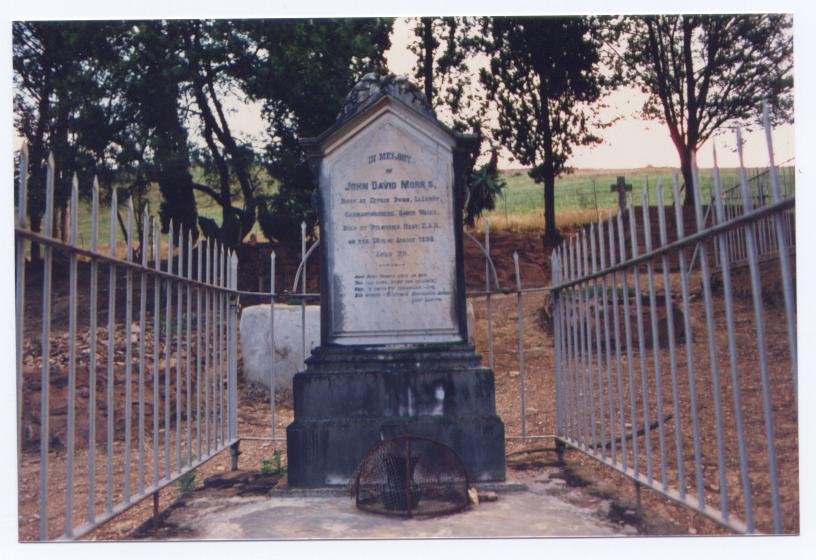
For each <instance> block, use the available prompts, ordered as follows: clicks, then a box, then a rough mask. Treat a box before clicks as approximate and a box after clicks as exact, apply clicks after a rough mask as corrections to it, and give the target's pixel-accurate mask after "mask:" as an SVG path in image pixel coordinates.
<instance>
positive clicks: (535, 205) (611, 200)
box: [477, 167, 793, 231]
mask: <svg viewBox="0 0 816 560" xmlns="http://www.w3.org/2000/svg"><path fill="white" fill-rule="evenodd" d="M790 169H791V168H783V169H782V171H781V175H782V176H783V178H787V179H789V180H792V177H793V176H792V174H791V173H789V171H790ZM674 172H675V169H673V168H668V167H644V168H639V169H581V170H577V171H576V172H574V173H572V174H570V175H564V176H562V177H559V178H558V179H556V181H555V214H556V225H557V226H558V227H559V228H561V227H570V226H575V225H581V224H584V223H588V222H591V221H595V220H597V219H598V217H599V216H600V217H602V216H604V215H605V214H606V212H607V211H609V210H614V209H616V208H617V206H618V195H617V193H616V192H612V191H611V189H610V187H611V186H612V185H613V184H614V183H616V180H617V177H619V176H623V177H625V180H626V183H627V184H629V185H632V191H631V194H632V196H633V197H634V200H635V203H636V205H640V200H641V197H642V196H643V194H642V193H643V191H644V189H648V194H649V201H650V204H652V205H655V204H656V203H657V194H656V186H657V182H658V179H660V180H661V181H662V183H663V202H664V204H673V203H674V196H673V195H672V174H673V173H674ZM761 172H762V170H749V172H748V176H749V177H753V176H754V175H755V174H757V173H761ZM502 176H503V177H504V180H505V181H506V182H507V188H506V189H505V190H504V193H503V196H502V197H500V198H499V200H498V201H497V203H496V208H495V210H493V211H492V212H490V213H488V214H487V215H486V216H485V217H486V218H488V219H489V220H490V223H491V227H492V228H494V229H496V228H498V229H504V230H511V231H532V230H541V229H543V226H544V185H543V184H536V183H534V182H533V180H532V179H530V177H529V176H528V175H527V170H526V169H508V170H505V171H502ZM712 177H713V176H712V172H711V170H710V169H702V170H701V171H700V179H701V183H702V185H701V187H702V191H703V198H704V199H708V198H709V196H710V192H711V189H712V181H713V178H712ZM679 181H680V183H681V184H682V176H681V177H680V178H679ZM720 181H721V184H722V188H723V189H728V188H730V187H733V186H736V185H738V184H739V175H738V170H737V169H735V168H732V169H721V170H720ZM681 196H682V195H681ZM479 225H480V224H477V226H479Z"/></svg>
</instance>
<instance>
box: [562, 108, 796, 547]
mask: <svg viewBox="0 0 816 560" xmlns="http://www.w3.org/2000/svg"><path fill="white" fill-rule="evenodd" d="M765 126H766V131H767V135H766V137H767V142H768V153H769V158H770V166H769V173H768V177H769V179H770V190H769V191H768V192H767V196H766V198H764V199H763V200H762V204H757V197H756V196H752V191H751V186H750V184H749V179H748V176H747V173H746V172H745V168H744V166H743V165H742V148H741V146H742V143H741V138H740V137H739V136H740V134H739V131H737V136H738V138H737V145H738V146H740V148H739V156H740V186H739V191H738V192H737V193H735V192H731V191H729V192H728V193H723V192H721V185H720V177H719V169H718V167H717V164H716V151H715V154H714V161H715V166H714V169H713V191H714V192H713V197H712V198H713V202H712V212H713V220H712V224H711V225H707V224H706V220H705V219H704V215H703V207H702V204H701V193H700V189H699V173H698V171H697V170H696V168H695V169H694V179H695V181H694V185H693V186H692V187H693V188H694V194H695V196H694V201H695V205H694V209H693V210H694V221H695V223H696V231H693V232H690V233H687V232H686V231H685V226H684V222H685V221H686V220H685V219H684V212H683V208H682V207H681V206H680V203H679V200H680V197H679V182H678V178H677V176H676V175H675V178H674V181H673V195H674V201H675V204H674V218H675V219H674V222H675V223H674V226H675V227H674V231H673V232H672V231H670V230H669V228H668V227H667V222H668V220H667V216H666V208H665V207H664V205H663V187H662V185H661V184H660V183H658V185H657V190H656V196H657V201H656V203H657V206H656V208H655V207H650V204H649V203H650V201H649V200H648V198H647V193H646V192H644V193H643V197H642V201H641V203H642V204H641V206H640V208H635V207H634V206H633V205H632V204H631V202H630V203H629V205H628V207H627V208H626V209H625V210H624V211H621V212H619V213H617V214H616V215H611V214H610V215H609V217H608V219H606V220H604V221H601V222H599V223H596V224H592V225H591V226H590V227H589V228H588V229H585V230H582V231H581V232H580V233H579V235H577V236H575V237H573V238H571V239H569V240H568V241H567V242H566V243H564V244H562V245H561V246H560V247H559V248H558V249H557V250H556V251H554V253H553V254H552V257H551V265H552V270H553V287H552V301H553V318H554V344H555V353H556V395H555V396H556V402H557V416H556V432H557V436H558V438H559V440H560V441H562V442H563V443H566V444H567V445H569V446H571V447H572V448H574V449H577V450H579V451H581V452H583V453H585V454H587V455H589V456H591V457H593V458H595V459H597V460H598V461H600V462H602V463H604V464H606V465H608V466H609V467H612V468H614V469H616V470H617V471H619V472H621V473H623V474H625V475H627V476H628V477H630V478H632V479H633V480H634V481H635V482H636V483H637V484H642V485H645V486H648V487H650V488H652V489H654V490H656V491H657V492H659V493H661V494H663V495H665V496H668V497H669V498H671V499H673V500H675V501H677V502H679V503H681V504H684V505H686V506H688V507H690V508H693V509H695V510H697V511H699V512H701V513H703V514H704V515H706V516H708V517H710V518H712V519H714V520H715V521H717V522H719V523H721V524H723V525H725V526H727V527H729V528H731V529H733V530H735V531H738V532H745V533H754V532H766V533H782V532H784V531H786V530H788V531H790V530H794V531H795V530H796V528H795V527H793V528H791V527H786V526H785V525H784V524H783V517H784V514H785V513H787V515H788V516H789V517H792V516H794V515H795V513H796V511H795V508H794V506H795V505H796V504H798V487H797V486H796V478H797V477H796V476H792V479H793V480H792V481H791V480H790V478H789V479H788V480H787V481H786V482H788V483H787V484H781V483H780V476H783V475H784V476H787V477H790V475H791V474H793V473H797V472H798V452H797V439H796V438H797V435H796V433H797V432H796V430H797V428H796V426H797V412H796V411H797V392H796V384H797V373H796V355H797V352H796V331H795V324H796V312H795V303H794V300H795V290H794V284H793V279H794V278H795V271H794V270H793V268H792V261H791V258H790V254H791V249H792V247H793V240H794V237H793V213H794V197H793V191H792V189H789V190H786V191H784V192H783V189H781V188H780V181H779V177H778V174H777V172H776V168H775V166H774V162H773V150H772V145H771V143H770V127H769V125H768V123H767V117H766V123H765ZM755 185H756V183H755ZM737 195H739V198H738V199H737V198H736V196H737ZM737 202H738V203H739V207H738V208H737ZM655 229H656V230H657V231H656V232H655V231H654V230H655ZM655 233H656V234H657V235H656V236H655ZM655 239H656V240H657V242H656V243H655V242H654V241H655ZM692 251H693V253H692ZM692 254H694V255H696V258H698V263H699V266H698V267H697V268H696V269H694V271H690V267H689V266H688V260H687V259H688V258H689V256H690V255H692ZM715 259H716V260H715ZM791 508H793V509H791ZM783 509H786V512H784V511H783ZM759 518H761V519H762V520H763V521H762V522H758V521H757V519H759Z"/></svg>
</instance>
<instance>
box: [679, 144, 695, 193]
mask: <svg viewBox="0 0 816 560" xmlns="http://www.w3.org/2000/svg"><path fill="white" fill-rule="evenodd" d="M679 152H680V171H681V172H682V173H683V186H684V188H685V193H684V195H683V206H687V207H693V206H694V186H693V185H694V178H693V174H692V170H691V162H692V158H691V153H690V151H688V150H686V149H681V150H679Z"/></svg>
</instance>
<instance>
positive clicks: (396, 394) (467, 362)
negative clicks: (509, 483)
mask: <svg viewBox="0 0 816 560" xmlns="http://www.w3.org/2000/svg"><path fill="white" fill-rule="evenodd" d="M294 400H295V420H294V422H293V423H292V424H290V425H289V427H288V428H287V430H286V436H287V453H288V477H289V484H290V485H291V486H295V487H318V486H327V485H328V486H331V485H341V484H348V482H349V481H350V480H351V478H352V477H353V475H354V472H355V469H356V468H357V466H358V465H359V464H360V462H361V461H362V459H363V457H364V455H365V454H366V452H367V451H368V450H369V449H371V448H372V447H373V446H374V445H375V444H376V443H377V442H379V441H381V440H382V439H387V438H390V437H395V436H398V435H404V434H407V435H415V436H423V437H428V438H431V439H433V440H436V441H438V442H440V443H443V444H445V445H447V446H449V447H451V448H452V449H453V450H454V451H456V453H457V454H458V455H459V456H460V458H461V459H462V462H463V463H464V465H465V468H466V469H467V473H468V477H469V478H470V479H471V480H472V481H474V482H478V481H500V480H504V478H505V464H504V425H503V424H502V422H501V420H500V419H499V417H498V416H497V415H496V404H495V390H494V383H493V372H492V371H491V370H490V369H487V368H484V367H481V358H480V356H479V355H478V354H476V353H475V351H474V350H473V347H472V346H470V345H466V344H455V345H451V344H442V345H419V346H404V347H343V346H329V347H318V348H316V349H315V350H314V351H313V352H312V356H311V357H310V358H309V359H308V360H307V367H306V371H304V372H301V373H298V374H297V375H295V377H294Z"/></svg>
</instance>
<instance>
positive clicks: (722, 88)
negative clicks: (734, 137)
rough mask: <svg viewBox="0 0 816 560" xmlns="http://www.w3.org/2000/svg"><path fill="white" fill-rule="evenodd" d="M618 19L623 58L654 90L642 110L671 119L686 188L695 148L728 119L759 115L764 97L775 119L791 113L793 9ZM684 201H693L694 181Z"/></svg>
mask: <svg viewBox="0 0 816 560" xmlns="http://www.w3.org/2000/svg"><path fill="white" fill-rule="evenodd" d="M618 25H619V26H620V30H621V31H622V37H623V39H624V40H625V42H626V43H627V46H626V48H625V50H624V52H623V53H620V54H619V56H616V58H617V61H618V63H619V64H621V65H622V67H623V69H624V71H625V72H626V75H627V76H628V77H629V78H630V79H632V80H634V81H636V82H637V83H639V84H640V85H641V87H642V89H643V91H644V93H646V94H648V98H647V100H646V103H645V104H644V107H643V114H644V115H645V116H646V117H647V118H653V119H661V120H663V121H664V122H665V123H666V125H667V126H668V128H669V134H670V135H671V139H672V142H673V143H674V146H675V148H676V149H677V153H678V155H679V156H680V166H681V168H682V172H683V179H684V181H685V184H686V186H687V187H688V185H691V184H692V182H691V167H692V162H693V159H694V154H695V153H696V152H697V150H698V149H699V148H700V147H701V146H702V145H703V144H704V143H705V142H706V141H707V140H708V139H709V138H710V137H711V135H712V134H714V133H715V132H716V131H717V130H718V129H720V128H721V127H722V126H723V125H725V124H726V123H729V122H738V123H742V124H747V123H749V122H750V121H751V120H752V119H756V118H758V114H759V109H760V105H761V102H762V100H763V99H767V100H768V102H769V105H770V107H771V114H772V117H773V120H774V122H789V121H790V120H791V119H792V117H793V115H792V111H793V98H792V93H793V75H792V69H793V34H792V33H791V27H792V21H791V18H790V16H788V15H782V14H767V15H735V16H718V15H665V16H639V17H627V18H623V19H622V20H620V22H619V24H618ZM613 52H614V51H613ZM615 54H616V55H618V53H615ZM684 203H685V204H686V205H690V204H693V203H694V192H693V190H692V189H690V188H686V189H685V200H684Z"/></svg>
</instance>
